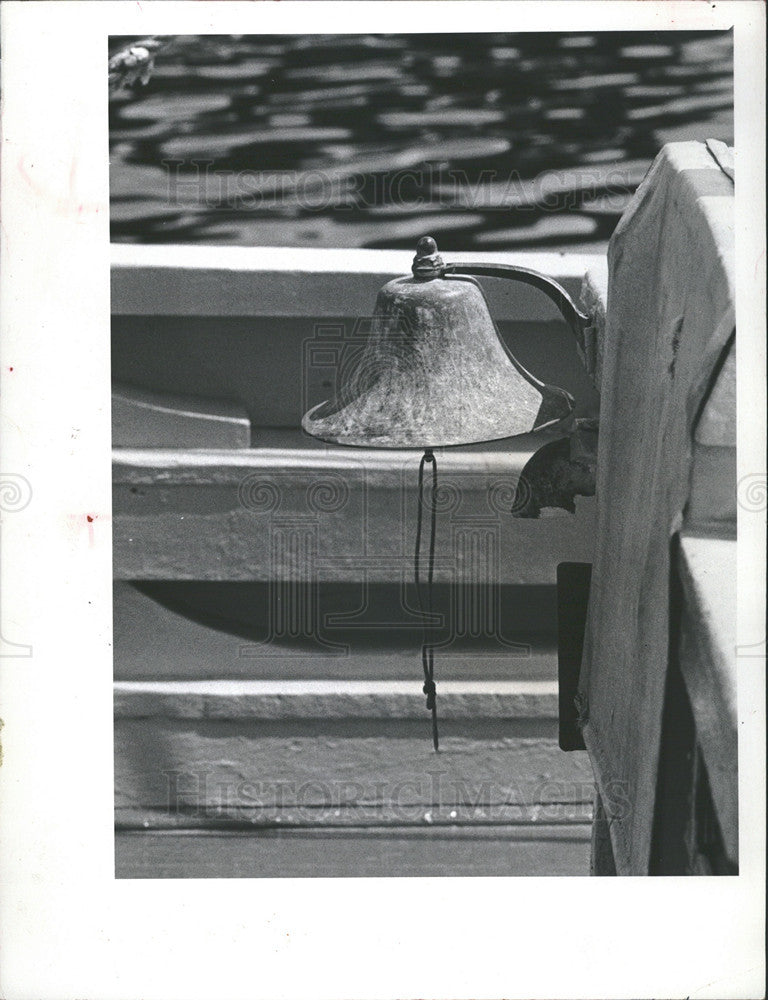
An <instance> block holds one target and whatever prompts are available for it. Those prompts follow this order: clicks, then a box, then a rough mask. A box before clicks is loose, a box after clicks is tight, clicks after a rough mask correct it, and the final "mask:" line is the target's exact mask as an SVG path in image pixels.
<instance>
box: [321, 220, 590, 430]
mask: <svg viewBox="0 0 768 1000" xmlns="http://www.w3.org/2000/svg"><path fill="white" fill-rule="evenodd" d="M472 266H474V267H477V268H480V269H482V267H483V265H470V267H472ZM448 269H450V270H451V272H452V273H446V272H447V270H448ZM412 270H413V274H412V276H407V277H402V278H396V279H394V280H393V281H390V282H389V283H388V284H386V285H385V286H384V287H383V288H382V289H381V290H380V292H379V294H378V298H377V301H376V308H375V313H374V319H373V324H372V328H371V333H370V337H369V340H368V342H367V344H366V346H365V348H364V349H363V351H362V353H361V355H360V358H359V360H358V363H357V365H356V366H355V368H354V369H353V370H352V371H351V372H350V374H349V375H348V377H346V378H345V379H343V381H342V384H341V385H340V386H339V388H338V391H337V394H336V397H335V398H333V399H331V400H327V401H326V402H324V403H321V404H320V405H319V406H316V407H314V408H313V409H312V410H310V411H309V412H308V413H307V414H306V415H305V416H304V419H303V420H302V426H303V428H304V430H305V431H306V432H307V433H308V434H311V435H313V436H314V437H318V438H321V439H322V440H325V441H331V442H335V443H338V444H345V445H357V446H367V447H373V448H434V447H444V446H449V445H459V444H473V443H478V442H482V441H495V440H499V439H502V438H506V437H512V436H514V435H517V434H525V433H528V432H529V431H532V430H537V429H539V428H542V427H546V426H549V425H551V424H554V423H557V422H558V421H560V420H562V419H564V418H565V417H567V416H569V415H570V413H571V411H572V408H573V400H572V398H571V396H570V395H569V394H568V393H567V392H565V391H564V390H563V389H558V388H556V387H554V386H547V385H544V384H543V383H541V382H539V381H538V379H536V378H535V377H534V376H533V375H531V374H530V373H529V372H527V371H526V370H525V369H524V368H523V367H522V365H520V364H519V362H518V361H517V360H516V359H515V358H514V357H513V356H512V355H511V353H510V352H509V351H508V350H507V349H506V347H505V346H504V344H503V343H502V342H501V340H500V338H499V334H498V332H497V330H496V327H495V324H494V322H493V319H492V318H491V314H490V311H489V309H488V304H487V302H486V300H485V296H484V295H483V291H482V289H481V288H480V285H479V284H478V283H477V281H476V280H475V278H474V277H472V276H471V275H470V274H468V273H463V274H462V273H460V272H461V271H462V270H464V267H463V265H448V268H446V265H445V264H444V263H443V261H442V258H441V257H440V255H439V254H438V252H437V246H436V244H435V241H434V240H433V239H431V237H428V236H427V237H424V238H423V239H421V240H420V241H419V245H418V249H417V253H416V257H415V258H414V262H413V268H412ZM508 270H510V271H512V270H514V269H512V268H509V269H508ZM531 273H532V272H531ZM496 276H502V277H507V276H509V277H511V276H512V275H511V274H510V275H506V274H502V275H496ZM524 280H525V279H524ZM542 280H543V281H548V279H544V278H543V276H542Z"/></svg>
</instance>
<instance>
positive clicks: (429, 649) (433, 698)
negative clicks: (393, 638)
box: [413, 448, 439, 750]
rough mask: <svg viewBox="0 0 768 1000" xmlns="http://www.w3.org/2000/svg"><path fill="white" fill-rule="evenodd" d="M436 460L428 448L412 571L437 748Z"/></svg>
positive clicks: (421, 470)
mask: <svg viewBox="0 0 768 1000" xmlns="http://www.w3.org/2000/svg"><path fill="white" fill-rule="evenodd" d="M427 464H430V465H431V466H432V495H431V497H430V505H429V506H430V511H431V519H430V534H429V560H428V563H427V601H426V609H425V607H424V600H423V597H422V591H421V580H420V574H419V561H420V557H421V531H422V511H423V508H424V466H425V465H427ZM436 499H437V460H436V459H435V456H434V454H433V452H432V449H431V448H427V449H426V450H425V451H424V454H423V455H422V458H421V462H420V463H419V504H418V510H417V514H416V551H415V553H414V559H413V573H414V579H415V582H416V597H417V599H418V602H419V610H420V612H421V617H422V621H423V622H424V642H423V644H422V647H421V664H422V666H423V668H424V687H423V688H422V690H423V691H424V694H425V695H426V696H427V708H428V709H430V710H431V712H432V744H433V746H434V748H435V750H439V740H438V733H437V688H436V686H435V651H434V647H433V646H432V644H431V643H430V642H429V635H430V631H431V628H432V625H431V621H432V580H433V577H434V572H435V527H436V525H437V504H436Z"/></svg>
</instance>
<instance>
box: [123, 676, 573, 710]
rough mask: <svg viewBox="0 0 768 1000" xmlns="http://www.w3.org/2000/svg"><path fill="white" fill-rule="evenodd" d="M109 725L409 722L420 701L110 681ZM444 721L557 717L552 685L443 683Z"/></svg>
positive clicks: (404, 686)
mask: <svg viewBox="0 0 768 1000" xmlns="http://www.w3.org/2000/svg"><path fill="white" fill-rule="evenodd" d="M114 691H115V717H116V718H157V717H162V718H169V719H349V718H362V719H372V718H375V719H415V718H423V715H424V695H423V693H422V691H421V684H420V683H419V682H418V679H414V680H413V681H377V680H365V681H354V680H353V681H333V680H299V681H245V680H238V681H233V680H208V681H117V682H116V683H115V686H114ZM440 714H441V716H442V717H443V718H446V719H467V718H470V719H471V718H478V717H480V718H488V719H490V718H494V719H495V718H501V719H515V718H528V719H530V718H540V717H541V718H547V719H552V718H554V717H555V716H556V715H557V685H556V684H555V683H554V682H552V681H498V680H497V681H483V680H474V681H442V682H441V684H440Z"/></svg>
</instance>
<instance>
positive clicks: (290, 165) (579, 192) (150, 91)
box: [110, 32, 733, 250]
mask: <svg viewBox="0 0 768 1000" xmlns="http://www.w3.org/2000/svg"><path fill="white" fill-rule="evenodd" d="M128 41H130V40H129V39H113V44H112V45H111V46H110V51H115V50H117V49H119V48H121V47H122V46H123V45H125V44H126V43H127V42H128ZM165 41H166V44H165V46H164V47H163V48H161V49H160V50H159V52H158V54H157V57H156V63H155V69H154V73H153V75H152V77H151V79H150V81H149V83H148V84H147V85H146V86H145V87H141V86H140V85H136V86H135V87H134V88H133V89H129V90H124V91H121V92H118V93H117V94H116V95H114V96H113V97H112V98H111V101H110V162H111V184H112V239H113V240H116V241H122V242H144V243H221V244H234V245H238V244H239V245H267V246H269V245H273V246H286V245H289V246H333V247H398V248H400V247H401V248H410V247H411V246H412V245H413V243H414V240H415V239H416V238H417V237H418V236H420V235H422V234H423V233H425V232H430V233H432V234H433V235H434V236H436V237H437V238H438V240H439V242H440V246H441V249H446V250H457V249H461V250H472V249H475V248H477V249H479V250H480V249H481V250H486V249H487V250H498V249H542V250H568V249H577V248H578V249H586V250H602V249H604V247H605V244H606V241H607V239H608V237H609V236H610V234H611V232H612V231H613V228H614V226H615V225H616V222H617V220H618V217H619V215H620V214H621V212H622V211H623V209H624V208H625V206H626V204H627V201H628V199H629V197H630V196H631V193H632V192H633V191H634V189H635V188H636V186H637V184H638V183H639V182H640V180H641V179H642V177H643V175H644V174H645V171H646V170H647V168H648V166H649V165H650V163H651V161H652V159H653V157H654V156H655V155H656V153H657V152H658V150H659V148H660V147H661V146H662V145H663V144H664V143H665V142H670V141H678V140H685V139H705V138H716V139H722V140H724V141H725V142H728V143H732V142H733V95H732V79H733V63H732V44H731V36H730V34H729V33H728V34H726V33H703V32H698V33H689V32H674V33H673V32H663V33H662V32H654V33H647V32H645V33H627V32H622V33H601V34H568V35H565V34H542V33H537V34H515V35H509V34H503V35H499V34H478V35H440V34H437V35H430V36H427V35H365V36H352V35H343V36H330V35H329V36H302V35H296V36H258V37H256V36H238V37H231V36H228V37H221V36H200V37H196V36H184V37H176V38H172V39H168V40H165Z"/></svg>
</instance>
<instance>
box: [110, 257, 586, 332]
mask: <svg viewBox="0 0 768 1000" xmlns="http://www.w3.org/2000/svg"><path fill="white" fill-rule="evenodd" d="M415 242H416V241H414V252H415ZM110 253H111V258H112V313H113V315H117V316H140V315H148V316H254V315H260V316H317V317H324V316H340V315H341V316H370V315H371V313H372V311H373V306H374V303H375V301H376V294H377V293H378V290H379V289H380V288H381V286H382V285H384V284H385V283H386V282H387V281H391V280H392V278H396V277H400V276H401V275H404V274H410V267H411V261H412V259H413V253H412V252H409V251H405V250H337V249H328V248H323V249H319V250H317V249H312V248H288V247H196V246H151V245H150V246H141V245H138V244H119V243H117V244H112V246H111V248H110ZM478 256H479V257H480V258H481V259H482V258H483V255H482V254H480V255H476V254H467V253H450V254H446V255H445V259H446V262H448V261H450V262H451V263H458V262H462V261H463V262H467V261H472V260H475V259H477V257H478ZM492 259H493V262H494V263H499V264H519V265H522V266H524V267H530V268H533V269H534V270H537V271H542V272H543V273H545V274H549V275H550V276H552V277H554V278H556V279H557V280H559V281H560V282H561V283H562V284H563V285H565V287H566V289H567V290H568V291H569V293H570V294H571V295H572V296H574V297H575V296H576V295H578V292H579V287H580V285H581V280H582V277H583V275H584V272H585V271H586V269H587V266H588V264H589V260H590V258H589V256H588V255H584V256H577V255H571V254H569V255H567V256H562V255H560V254H527V253H499V252H496V251H494V253H493V254H492ZM484 287H486V289H487V294H488V298H489V303H490V305H491V309H492V312H493V314H494V316H495V318H497V319H499V320H506V319H512V320H520V321H522V320H538V319H548V318H552V317H555V316H557V317H558V318H559V314H558V313H557V310H556V309H555V307H554V306H552V304H551V303H549V302H548V300H547V299H546V297H545V296H543V295H541V294H540V293H537V292H536V291H535V290H533V289H530V288H528V287H527V286H525V285H519V284H514V285H513V284H512V283H511V282H508V281H504V282H502V281H488V282H487V283H485V285H484Z"/></svg>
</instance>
